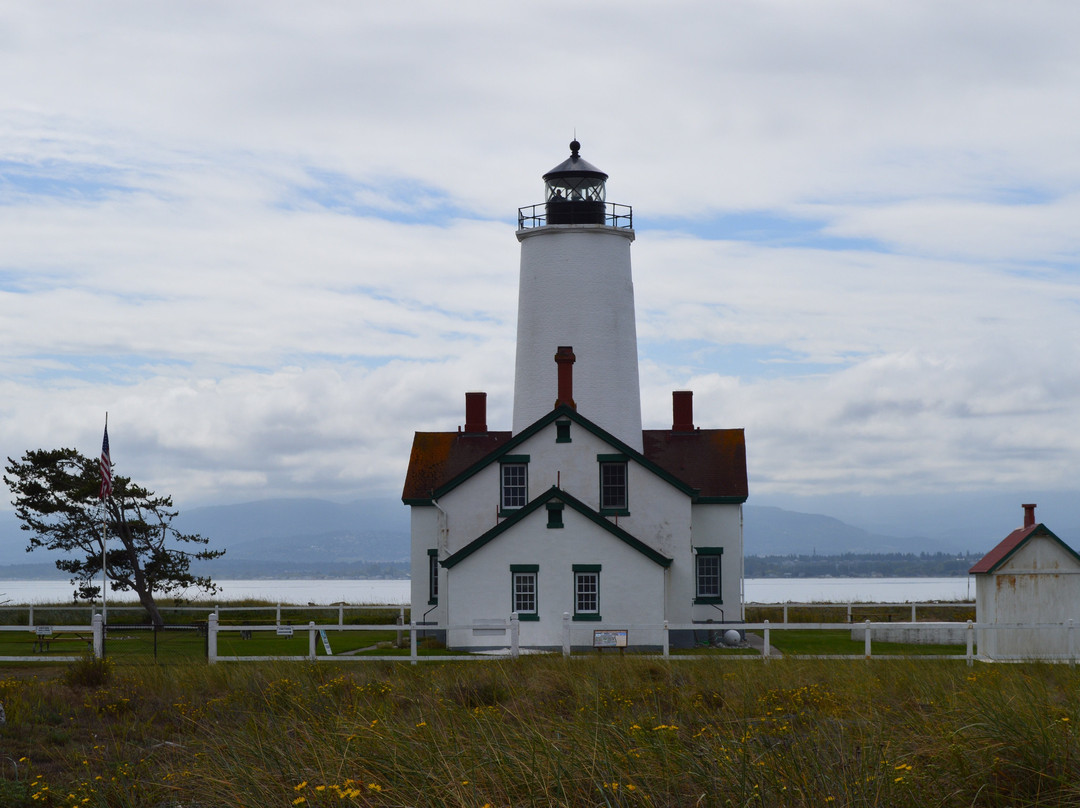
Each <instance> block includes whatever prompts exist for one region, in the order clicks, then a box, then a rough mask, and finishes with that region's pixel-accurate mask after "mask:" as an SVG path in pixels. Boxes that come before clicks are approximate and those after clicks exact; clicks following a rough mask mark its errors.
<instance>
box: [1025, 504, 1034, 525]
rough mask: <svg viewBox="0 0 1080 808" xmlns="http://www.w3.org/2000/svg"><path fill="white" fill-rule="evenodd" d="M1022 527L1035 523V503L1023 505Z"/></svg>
mask: <svg viewBox="0 0 1080 808" xmlns="http://www.w3.org/2000/svg"><path fill="white" fill-rule="evenodd" d="M1023 507H1024V527H1026V528H1027V527H1032V526H1034V524H1035V505H1034V503H1032V504H1031V505H1024V506H1023Z"/></svg>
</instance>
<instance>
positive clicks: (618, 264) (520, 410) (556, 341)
mask: <svg viewBox="0 0 1080 808" xmlns="http://www.w3.org/2000/svg"><path fill="white" fill-rule="evenodd" d="M517 235H518V239H519V240H520V241H521V274H520V281H519V286H518V330H517V361H516V366H515V372H514V423H513V431H514V433H515V434H517V433H518V432H521V431H522V430H523V429H525V428H526V427H528V426H529V425H530V424H533V423H535V422H536V421H537V420H538V419H540V418H541V417H543V416H544V415H545V414H547V413H548V412H550V411H551V410H552V409H553V407H554V405H555V399H556V395H557V392H558V388H557V378H558V375H557V370H556V365H555V351H556V349H557V348H558V347H559V346H560V345H569V346H571V347H573V349H574V354H575V355H576V356H577V362H576V364H575V365H574V401H575V402H576V404H577V409H578V412H580V413H581V414H582V415H584V416H585V417H586V418H588V419H589V420H591V421H593V422H594V423H597V424H600V425H601V426H603V427H604V429H606V430H608V431H609V432H611V433H612V434H613V435H615V436H617V437H618V438H619V439H620V440H622V441H624V442H625V443H626V444H628V445H629V446H632V447H633V448H634V449H636V450H638V451H641V446H642V444H641V392H640V386H639V381H638V359H637V326H636V324H635V314H634V284H633V279H632V277H631V272H630V242H631V241H633V238H634V232H633V230H626V229H617V228H613V227H606V226H602V225H551V226H547V227H540V228H534V229H529V230H521V231H518V234H517Z"/></svg>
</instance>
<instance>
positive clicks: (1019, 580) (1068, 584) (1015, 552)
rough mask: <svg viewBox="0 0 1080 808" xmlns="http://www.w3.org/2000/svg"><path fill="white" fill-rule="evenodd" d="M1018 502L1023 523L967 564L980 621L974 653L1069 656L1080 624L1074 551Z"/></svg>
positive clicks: (1078, 564) (1078, 561)
mask: <svg viewBox="0 0 1080 808" xmlns="http://www.w3.org/2000/svg"><path fill="white" fill-rule="evenodd" d="M1023 508H1024V526H1023V527H1020V528H1017V529H1016V530H1014V531H1013V532H1012V533H1010V534H1009V535H1008V536H1006V537H1005V538H1004V539H1003V540H1002V541H1001V542H1000V543H999V544H998V545H997V546H996V547H994V549H993V550H991V551H990V552H989V553H987V554H986V555H985V556H983V557H982V559H980V560H979V562H978V563H976V564H975V566H973V567H972V568H971V569H970V570H969V574H971V575H973V576H975V619H976V622H977V623H979V624H980V625H982V626H985V627H984V628H980V630H979V636H978V650H979V655H980V656H982V657H986V658H988V659H1002V660H1006V659H1065V658H1072V657H1074V656H1075V654H1076V652H1077V642H1076V638H1075V636H1074V635H1075V631H1076V630H1080V556H1078V555H1077V553H1076V551H1074V550H1073V549H1072V548H1071V547H1069V545H1067V544H1066V543H1065V542H1064V541H1062V540H1061V539H1060V538H1058V537H1057V536H1055V535H1054V533H1053V532H1052V531H1051V530H1050V529H1049V528H1048V527H1046V525H1044V524H1042V523H1041V522H1036V521H1035V505H1034V504H1029V505H1024V506H1023ZM1070 621H1073V622H1075V623H1076V628H1075V629H1072V628H1070V627H1069V625H1070Z"/></svg>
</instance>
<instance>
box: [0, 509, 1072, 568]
mask: <svg viewBox="0 0 1080 808" xmlns="http://www.w3.org/2000/svg"><path fill="white" fill-rule="evenodd" d="M998 499H1000V498H998ZM1048 499H1049V498H1048ZM1051 501H1052V500H1051ZM863 504H864V505H865V503H863ZM1007 505H1012V503H1003V502H998V501H997V500H995V502H994V507H995V508H997V509H999V510H1000V513H997V512H995V513H993V514H991V515H989V516H988V515H987V512H986V511H987V510H988V509H987V508H983V509H981V510H980V509H977V508H972V509H971V510H970V511H969V513H970V514H971V518H972V519H982V520H983V522H981V523H978V524H976V523H974V522H971V523H969V522H968V521H966V518H965V514H964V512H963V511H961V512H960V513H958V514H955V513H954V514H952V517H951V521H950V519H948V518H945V516H939V517H937V519H936V521H934V522H933V524H932V525H927V524H926V523H925V522H924V523H923V524H921V525H920V524H919V523H918V522H916V521H915V520H914V517H915V516H916V515H917V514H916V512H915V511H908V512H906V513H905V512H904V511H903V510H902V509H901V508H899V507H898V506H896V504H895V503H894V507H896V509H897V518H896V519H894V520H892V524H894V525H905V524H908V523H911V524H912V525H913V526H915V527H917V528H918V527H922V528H928V527H932V528H933V530H927V531H926V532H925V533H922V532H921V531H920V532H919V533H915V532H914V531H913V533H912V535H890V534H888V533H885V532H875V531H871V530H866V529H864V528H861V527H855V526H853V525H851V524H848V523H846V522H843V521H841V520H839V519H836V518H834V517H831V516H824V515H821V514H815V513H803V512H800V511H794V510H788V509H785V508H782V507H778V506H772V505H746V506H744V509H743V535H744V540H745V551H746V554H747V555H757V556H767V555H814V554H816V555H840V554H843V553H920V552H928V553H936V552H977V553H980V554H981V553H982V552H986V551H988V550H990V548H991V547H993V546H994V545H995V544H996V543H997V542H998V541H999V540H1000V539H1002V538H1004V537H1005V536H1006V535H1007V534H1008V533H1009V532H1010V531H1011V530H1012V529H1013V528H1014V527H1017V526H1018V525H1019V522H1020V521H1021V518H1022V512H1021V510H1020V508H1019V500H1018V501H1017V503H1016V504H1015V505H1012V507H1006V506H1007ZM939 508H940V505H939ZM855 510H857V509H855ZM882 513H885V510H884V509H882V508H878V509H876V510H875V511H874V514H875V515H876V516H878V518H879V521H880V518H881V516H880V515H881V514H882ZM940 513H945V512H944V511H943V510H942V511H940ZM1071 513H1072V511H1069V510H1066V509H1063V508H1060V506H1059V509H1058V510H1057V511H1056V514H1057V515H1059V516H1060V515H1063V514H1071ZM1010 514H1011V516H1010ZM1037 516H1039V514H1037ZM901 517H903V518H901ZM991 523H992V524H994V525H997V524H998V523H1000V525H999V526H997V527H996V528H992V527H990V526H989V525H991ZM175 526H176V527H177V528H178V529H179V530H181V531H183V532H185V533H199V534H201V535H203V536H207V537H209V538H210V540H211V545H210V546H211V547H215V548H220V547H224V548H226V550H227V553H226V555H225V556H224V557H223V558H221V559H218V560H217V561H214V562H211V563H209V564H207V565H206V566H203V567H201V568H200V570H199V571H200V572H206V573H207V574H210V575H213V576H215V577H218V578H223V579H224V578H248V577H263V578H265V577H298V576H300V577H319V576H323V575H326V576H348V577H352V576H356V577H399V576H401V575H403V574H407V570H408V565H407V562H408V558H409V509H408V508H406V507H405V506H404V505H402V504H401V501H400V500H398V499H393V498H380V499H365V500H357V501H355V502H350V503H344V504H342V503H335V502H328V501H326V500H320V499H279V500H262V501H258V502H247V503H241V504H237V505H217V506H209V507H201V508H191V509H188V510H186V511H183V512H182V513H181V514H180V516H179V517H177V519H176V522H175ZM1048 526H1049V525H1048ZM965 527H966V529H965ZM1050 527H1051V529H1052V530H1054V531H1055V533H1056V534H1057V535H1058V536H1060V537H1061V538H1062V539H1064V540H1065V541H1066V542H1067V543H1071V544H1073V546H1077V547H1078V549H1080V537H1078V536H1077V535H1076V534H1077V532H1080V531H1069V530H1067V529H1064V530H1063V529H1060V528H1059V527H1056V526H1050ZM991 531H993V532H991ZM920 533H921V535H920ZM983 533H985V535H984V536H980V534H983ZM25 546H26V533H25V532H23V531H21V530H19V526H18V522H17V521H16V519H15V516H14V514H13V513H12V512H11V511H3V512H0V579H3V578H7V579H14V578H20V577H37V576H38V575H42V574H44V575H51V574H52V573H51V572H50V568H51V560H50V557H49V556H48V555H47V554H44V553H41V552H40V551H39V552H35V553H34V554H32V555H31V554H27V553H25V552H24V548H25Z"/></svg>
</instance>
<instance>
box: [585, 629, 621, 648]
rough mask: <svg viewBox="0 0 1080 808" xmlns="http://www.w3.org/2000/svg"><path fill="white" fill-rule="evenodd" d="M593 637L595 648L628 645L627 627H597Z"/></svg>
mask: <svg viewBox="0 0 1080 808" xmlns="http://www.w3.org/2000/svg"><path fill="white" fill-rule="evenodd" d="M592 638H593V639H592V644H593V648H625V647H626V629H597V630H596V631H594V632H593V635H592Z"/></svg>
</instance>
